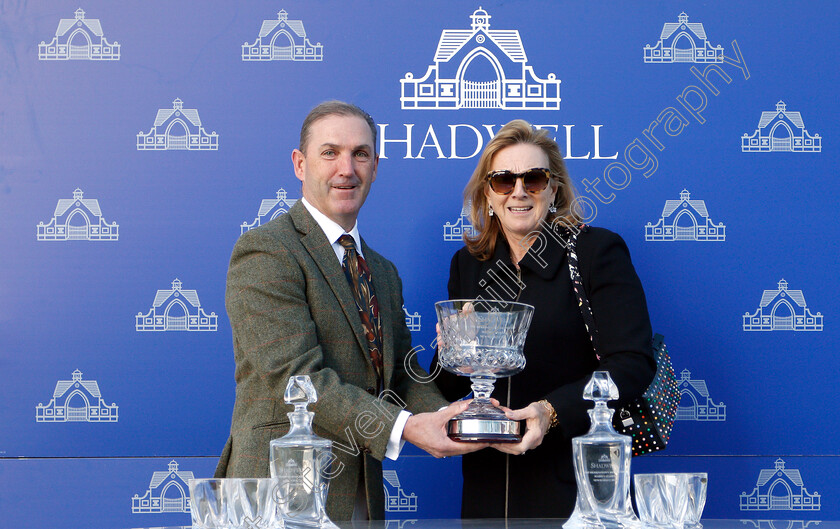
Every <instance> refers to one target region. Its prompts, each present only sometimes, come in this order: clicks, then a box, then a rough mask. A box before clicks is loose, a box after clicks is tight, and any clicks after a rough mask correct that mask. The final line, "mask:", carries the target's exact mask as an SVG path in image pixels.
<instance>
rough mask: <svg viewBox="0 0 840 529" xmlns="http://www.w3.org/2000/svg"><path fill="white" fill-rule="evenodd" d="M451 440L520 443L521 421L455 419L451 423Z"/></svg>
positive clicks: (448, 429)
mask: <svg viewBox="0 0 840 529" xmlns="http://www.w3.org/2000/svg"><path fill="white" fill-rule="evenodd" d="M447 433H448V435H449V438H450V439H453V440H455V441H461V442H467V443H518V442H519V441H521V440H522V435H520V433H519V421H513V420H510V419H505V418H502V419H484V418H476V417H473V418H463V419H459V418H457V417H456V418H454V419H451V420H450V421H449V424H448V428H447Z"/></svg>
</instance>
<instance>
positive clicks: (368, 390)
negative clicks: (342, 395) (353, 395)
mask: <svg viewBox="0 0 840 529" xmlns="http://www.w3.org/2000/svg"><path fill="white" fill-rule="evenodd" d="M365 391H367V392H368V393H370V394H371V395H376V389H374V388H367V389H366V390H365Z"/></svg>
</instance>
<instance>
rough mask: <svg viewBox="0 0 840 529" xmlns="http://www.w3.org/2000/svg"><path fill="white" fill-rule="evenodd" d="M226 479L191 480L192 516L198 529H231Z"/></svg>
mask: <svg viewBox="0 0 840 529" xmlns="http://www.w3.org/2000/svg"><path fill="white" fill-rule="evenodd" d="M226 481H227V480H225V479H191V480H190V481H189V487H190V514H191V515H192V522H193V527H194V528H196V529H229V527H230V525H229V523H228V513H227V501H226V494H225V490H224V484H225V482H226Z"/></svg>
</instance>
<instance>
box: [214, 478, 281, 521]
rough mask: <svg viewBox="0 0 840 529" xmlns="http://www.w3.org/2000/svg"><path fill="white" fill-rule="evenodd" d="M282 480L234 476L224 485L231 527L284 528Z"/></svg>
mask: <svg viewBox="0 0 840 529" xmlns="http://www.w3.org/2000/svg"><path fill="white" fill-rule="evenodd" d="M278 484H279V480H278V479H272V478H242V479H239V478H234V479H228V480H226V482H225V484H224V492H225V499H226V500H227V512H228V522H229V523H230V527H231V528H242V529H277V528H281V527H283V522H282V518H281V517H280V512H279V507H280V505H279V503H278V501H277V499H278V496H277V494H279V487H278Z"/></svg>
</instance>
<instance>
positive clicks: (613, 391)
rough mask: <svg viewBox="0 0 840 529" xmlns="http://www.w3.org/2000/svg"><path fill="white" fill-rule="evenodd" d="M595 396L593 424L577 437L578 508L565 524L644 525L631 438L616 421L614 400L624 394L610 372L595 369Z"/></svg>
mask: <svg viewBox="0 0 840 529" xmlns="http://www.w3.org/2000/svg"><path fill="white" fill-rule="evenodd" d="M583 398H584V399H586V400H593V401H595V407H594V408H593V409H591V410H589V417H590V420H591V421H592V426H591V427H590V429H589V432H588V433H587V434H586V435H582V436H580V437H575V438H574V439H572V452H573V455H574V464H575V481H576V482H577V489H578V490H577V500H576V502H575V510H574V512H573V513H572V516H571V517H570V518H569V520H568V521H567V522H566V523H565V524H563V528H564V529H641V527H642V524H641V522H639V519H638V518H637V517H636V514H635V513H634V512H633V508H632V506H631V503H630V455H631V453H630V446H631V444H632V441H631V439H630V437H628V436H626V435H621V434H619V433H617V432H616V431H615V430H614V429H613V426H612V416H613V410H611V409H610V408H608V407H607V401H608V400H616V399H618V387H616V385H615V383H614V382H613V381H612V378H611V377H610V374H609V372H607V371H595V372H594V373H593V374H592V378H591V379H590V380H589V383H587V385H586V387H585V388H584V391H583Z"/></svg>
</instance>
